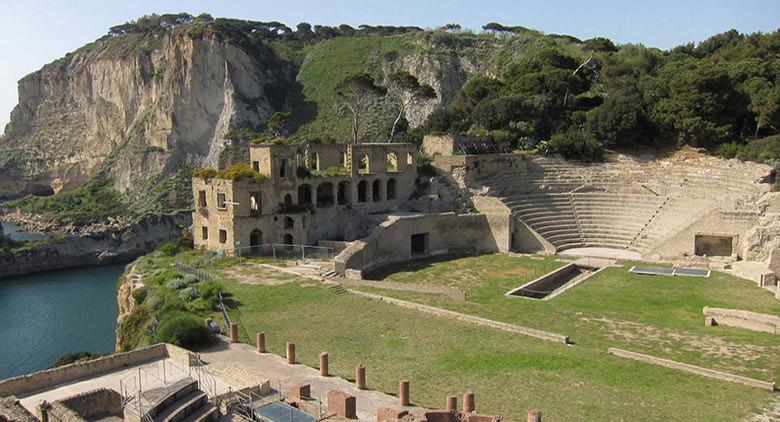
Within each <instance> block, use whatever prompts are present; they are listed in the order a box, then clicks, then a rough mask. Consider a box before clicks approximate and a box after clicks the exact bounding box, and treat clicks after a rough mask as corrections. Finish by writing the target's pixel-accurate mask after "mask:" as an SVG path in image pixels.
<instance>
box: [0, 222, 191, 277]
mask: <svg viewBox="0 0 780 422" xmlns="http://www.w3.org/2000/svg"><path fill="white" fill-rule="evenodd" d="M2 218H3V219H4V220H6V221H12V222H15V223H18V224H20V225H21V226H22V227H23V228H24V229H25V230H28V231H38V232H43V233H47V234H49V235H50V236H49V237H48V238H47V239H44V240H41V241H39V242H36V243H34V244H32V245H30V247H22V248H20V249H17V250H13V251H10V252H0V278H2V277H7V276H13V275H24V274H30V273H35V272H41V271H50V270H57V269H63V268H72V267H79V266H89V265H107V264H115V263H121V262H129V261H131V260H133V259H135V258H137V257H139V256H141V255H144V254H146V253H149V252H151V251H152V250H154V249H155V248H156V247H157V245H159V244H160V243H165V242H172V241H175V240H176V239H178V238H179V236H180V235H181V231H182V229H183V228H186V227H189V226H190V224H191V214H190V213H189V212H186V211H185V212H180V213H178V214H173V215H165V214H162V215H147V216H145V217H143V218H141V219H140V220H137V221H129V220H123V219H118V218H112V219H109V220H107V221H106V222H102V223H97V224H91V225H88V226H74V225H58V224H56V223H54V222H52V221H48V220H46V219H43V218H41V217H39V216H34V215H29V214H20V213H17V212H12V213H7V214H5V215H2Z"/></svg>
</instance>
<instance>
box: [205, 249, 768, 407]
mask: <svg viewBox="0 0 780 422" xmlns="http://www.w3.org/2000/svg"><path fill="white" fill-rule="evenodd" d="M537 258H539V257H535V258H531V257H523V258H518V257H511V256H507V255H484V256H478V257H464V258H457V259H451V258H444V259H434V260H423V261H415V262H412V263H409V264H401V265H394V266H393V269H394V270H393V272H392V274H386V275H387V277H386V278H387V279H388V280H394V281H398V282H407V281H413V282H415V283H435V284H443V285H447V286H455V287H459V288H464V289H466V290H467V297H468V301H467V302H466V303H457V302H452V301H450V300H449V299H446V298H444V297H440V296H437V295H425V294H410V293H404V292H398V291H382V292H381V293H382V294H385V295H390V296H396V297H401V298H405V299H410V300H417V301H420V302H423V303H430V304H433V305H436V306H441V307H445V308H448V309H453V310H457V311H461V312H467V313H471V314H474V315H480V316H486V317H490V318H494V319H497V320H503V321H507V322H513V323H519V324H525V325H528V326H532V327H535V328H541V329H544V330H549V331H553V332H558V333H561V334H567V335H570V336H571V338H572V340H573V341H574V343H575V344H574V345H573V346H564V345H560V344H555V343H550V342H547V341H543V340H538V339H534V338H530V337H525V336H522V335H518V334H512V333H507V332H502V331H499V330H494V329H490V328H485V327H478V326H474V325H471V324H468V323H462V322H458V321H453V320H449V319H446V318H440V317H434V316H431V315H428V314H423V313H418V312H415V311H412V310H408V309H405V308H400V307H396V306H394V305H391V304H386V303H382V302H378V301H372V300H368V299H365V298H362V297H359V296H356V295H352V294H346V295H336V294H334V293H332V292H330V291H329V290H328V289H327V286H323V285H321V284H319V283H317V282H314V281H311V280H307V279H303V278H299V277H295V276H290V275H287V274H281V273H275V272H272V271H269V270H268V269H265V268H262V267H258V266H256V265H253V264H252V263H251V260H250V261H249V262H248V263H244V264H242V265H239V266H233V267H227V266H224V265H220V266H219V267H218V268H214V269H213V271H212V273H213V274H216V275H218V278H219V279H220V281H221V282H222V283H223V285H224V286H225V289H226V291H227V292H229V293H230V295H231V296H230V298H231V302H232V305H233V306H238V307H239V308H240V310H241V314H242V316H241V321H242V322H243V323H244V324H245V326H246V330H247V333H248V336H249V337H252V336H253V335H254V333H255V332H257V331H261V330H263V331H266V335H267V338H268V347H269V350H270V351H271V352H272V353H276V354H280V355H283V354H284V347H285V346H284V345H285V342H287V341H293V342H295V343H296V344H297V346H298V347H297V354H298V360H299V361H300V362H301V363H303V364H306V365H309V366H316V365H317V362H318V356H319V353H320V352H322V351H328V352H329V354H330V356H331V361H330V362H331V363H330V368H331V372H332V373H334V374H336V375H338V376H341V377H344V378H348V379H352V377H354V368H355V365H357V364H358V363H364V364H365V365H366V366H367V368H368V380H369V387H370V388H372V389H377V390H380V391H384V392H388V393H391V394H394V393H395V392H396V391H397V387H398V380H400V379H410V380H411V382H412V401H413V402H414V403H416V404H420V405H423V406H431V407H440V406H441V405H442V403H443V400H444V397H445V395H447V394H459V393H462V392H463V391H466V390H471V391H475V392H476V396H477V409H478V410H479V411H480V412H481V413H498V414H502V415H504V416H505V417H507V418H509V419H511V420H522V419H523V417H524V415H525V411H526V410H527V409H530V408H540V409H542V411H543V412H544V415H545V419H546V420H551V421H563V420H604V419H609V420H648V421H649V420H672V419H675V420H708V421H709V420H737V419H740V418H742V417H745V416H747V415H749V414H750V413H752V412H756V411H759V410H760V408H761V407H762V406H763V405H764V404H765V403H766V401H767V400H768V399H769V398H770V397H772V395H771V394H770V393H768V392H763V391H758V390H755V389H751V388H747V387H744V386H740V385H735V384H731V383H727V382H723V381H717V380H712V379H708V378H703V377H699V376H695V375H690V374H685V373H682V372H679V371H675V370H671V369H666V368H661V367H657V366H654V365H649V364H644V363H639V362H633V361H627V360H624V359H620V358H617V357H614V356H611V355H609V354H607V352H606V350H607V348H608V347H613V346H614V347H622V348H625V349H629V350H636V351H639V352H646V353H650V354H655V355H659V356H666V357H671V358H676V359H680V360H682V361H686V362H690V363H694V364H702V365H704V366H708V367H714V368H719V369H724V370H727V371H729V372H737V373H741V374H745V375H749V376H756V377H758V378H761V379H774V378H775V377H776V376H777V375H778V373H780V366H778V364H777V363H776V362H773V358H772V356H776V355H777V353H778V351H779V350H778V347H779V346H778V345H777V342H776V341H775V339H774V338H773V337H772V336H771V335H769V334H762V333H753V332H746V331H745V330H737V329H730V328H726V327H716V328H706V329H705V328H704V326H703V316H702V314H701V306H704V305H713V306H724V307H737V308H744V309H751V310H755V311H764V312H767V311H769V312H778V310H779V309H778V308H779V307H780V305H777V303H776V301H775V300H774V299H773V298H772V297H771V294H770V293H769V292H767V291H765V290H761V289H758V288H756V287H755V285H752V284H751V283H749V282H746V281H744V280H739V279H735V278H733V277H729V276H725V275H723V274H717V273H715V274H713V276H712V277H711V278H709V279H692V278H683V277H679V278H667V277H660V278H654V277H641V276H632V275H629V274H627V273H626V270H627V268H630V267H626V268H619V269H610V270H607V272H605V273H604V274H602V275H599V276H596V277H594V278H592V279H589V280H588V281H586V282H585V283H584V284H582V285H580V286H578V287H576V288H574V289H572V290H570V291H569V292H567V293H565V294H564V295H562V296H560V297H558V298H555V299H554V300H552V301H545V302H533V301H529V300H524V299H520V298H507V297H505V296H504V293H505V292H506V291H507V290H509V289H510V288H514V287H517V286H519V285H520V284H521V283H522V282H523V280H525V278H524V276H529V277H530V275H527V274H528V271H531V272H533V271H536V272H537V273H542V272H545V271H547V270H549V269H551V268H554V267H555V266H558V265H561V264H560V263H557V262H555V259H556V258H555V257H544V258H541V259H537ZM233 312H234V311H233ZM241 338H242V341H246V342H248V343H250V344H251V343H253V342H254V338H247V336H246V335H245V334H243V332H242V334H241ZM705 340H706V342H704V343H702V342H703V341H705Z"/></svg>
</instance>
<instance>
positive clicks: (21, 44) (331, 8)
mask: <svg viewBox="0 0 780 422" xmlns="http://www.w3.org/2000/svg"><path fill="white" fill-rule="evenodd" d="M182 11H186V12H189V13H191V14H193V15H195V14H199V13H202V12H207V13H210V14H211V15H213V16H215V17H234V18H244V19H254V20H278V21H281V22H284V23H286V24H287V25H288V26H291V27H294V26H295V24H297V23H298V22H300V21H306V22H309V23H311V24H315V23H320V24H327V25H337V24H341V23H347V24H350V25H353V26H357V25H360V24H362V23H366V24H388V25H417V26H420V27H435V26H438V25H441V24H445V23H449V22H456V23H459V24H461V25H462V26H464V27H468V28H472V29H475V30H477V29H479V28H480V27H481V26H482V25H483V24H485V23H487V22H491V21H496V22H500V23H503V24H505V25H523V26H527V27H530V28H534V29H538V30H541V31H543V32H546V33H559V34H563V33H565V34H570V35H574V36H576V37H578V38H582V39H586V38H590V37H594V36H605V37H608V38H611V39H612V40H613V41H615V42H618V43H626V42H638V43H642V44H645V45H648V46H653V47H659V48H664V49H666V48H670V47H674V46H676V45H679V44H683V43H687V42H690V41H702V40H704V39H706V38H707V37H708V36H710V35H712V34H715V33H718V32H723V31H725V30H728V29H731V28H735V29H737V30H739V31H741V32H755V31H764V32H768V31H774V30H775V29H777V28H778V27H780V0H733V1H725V0H676V1H669V0H658V1H641V0H634V1H631V0H623V1H618V0H562V1H555V0H515V1H509V0H497V1H491V0H481V1H468V0H436V1H425V0H416V1H415V0H383V1H377V0H329V1H328V0H321V1H317V0H308V1H289V0H288V1H285V0H271V1H268V0H253V1H249V0H242V1H228V0H222V1H216V0H215V1H181V0H177V1H164V0H157V1H152V0H130V1H121V2H119V1H116V2H110V1H105V0H104V1H92V0H49V1H43V0H0V54H2V61H1V63H2V65H0V125H2V126H4V125H5V123H6V122H7V120H8V114H9V113H10V111H11V109H12V108H13V106H14V105H15V104H16V102H17V92H16V81H17V80H19V79H20V78H21V77H22V76H24V75H26V74H28V73H30V72H33V71H35V70H37V69H39V68H40V67H41V66H42V65H44V64H46V63H48V62H50V61H52V60H54V59H57V58H59V57H61V56H63V55H64V54H65V53H67V52H68V51H72V50H75V49H76V48H78V47H80V46H81V45H83V44H85V43H87V42H90V41H92V40H94V39H96V38H98V37H100V36H102V35H104V34H105V33H106V32H107V30H108V28H109V27H110V26H113V25H116V24H119V23H123V22H126V21H128V20H132V19H135V18H137V17H139V16H142V15H144V14H149V13H153V12H156V13H170V12H182ZM2 126H0V127H2Z"/></svg>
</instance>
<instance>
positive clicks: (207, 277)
mask: <svg viewBox="0 0 780 422" xmlns="http://www.w3.org/2000/svg"><path fill="white" fill-rule="evenodd" d="M209 265H210V264H209ZM176 271H178V272H180V273H187V274H192V275H194V276H195V277H198V279H199V280H201V281H214V276H212V275H211V274H209V273H208V272H206V271H204V270H201V269H200V268H196V267H194V266H192V265H189V264H185V263H183V262H181V261H176Z"/></svg>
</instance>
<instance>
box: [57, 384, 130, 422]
mask: <svg viewBox="0 0 780 422" xmlns="http://www.w3.org/2000/svg"><path fill="white" fill-rule="evenodd" d="M48 414H49V419H50V420H55V421H62V422H75V421H84V420H97V419H102V418H104V417H106V416H109V415H111V416H116V417H122V415H123V410H122V396H120V395H119V393H117V392H116V391H113V390H110V389H108V388H99V389H97V390H92V391H88V392H86V393H81V394H77V395H75V396H71V397H68V398H66V399H64V400H57V401H55V402H54V403H51V409H50V410H49V413H48Z"/></svg>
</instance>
